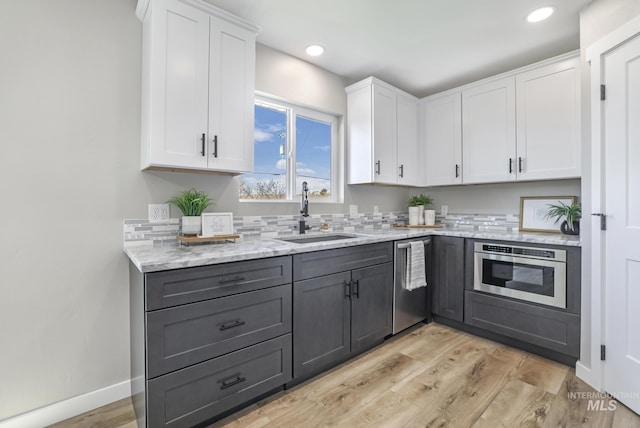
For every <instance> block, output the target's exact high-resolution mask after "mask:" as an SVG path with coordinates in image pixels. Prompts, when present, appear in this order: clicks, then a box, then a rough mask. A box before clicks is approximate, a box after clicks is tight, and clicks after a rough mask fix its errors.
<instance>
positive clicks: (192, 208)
mask: <svg viewBox="0 0 640 428" xmlns="http://www.w3.org/2000/svg"><path fill="white" fill-rule="evenodd" d="M167 203H169V204H172V205H175V206H176V207H178V209H179V210H180V211H182V234H183V235H199V234H200V230H201V228H202V219H201V218H200V216H201V215H202V212H203V211H204V210H205V209H206V208H207V207H208V206H209V205H211V199H209V196H207V194H206V193H205V192H200V191H197V190H195V189H189V190H185V191H184V192H181V193H180V194H178V195H176V196H174V197H173V198H171V199H169V200H168V201H167Z"/></svg>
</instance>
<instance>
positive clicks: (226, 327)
mask: <svg viewBox="0 0 640 428" xmlns="http://www.w3.org/2000/svg"><path fill="white" fill-rule="evenodd" d="M245 324H246V323H245V322H244V321H240V320H237V321H234V322H230V323H229V324H222V325H221V326H220V331H225V330H229V329H230V328H234V327H240V326H241V325H245Z"/></svg>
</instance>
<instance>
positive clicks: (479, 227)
mask: <svg viewBox="0 0 640 428" xmlns="http://www.w3.org/2000/svg"><path fill="white" fill-rule="evenodd" d="M298 220H299V216H298V215H270V216H244V217H234V218H233V228H234V231H235V233H237V234H238V235H240V236H241V237H242V238H276V237H280V236H287V235H293V234H297V233H298V231H297V228H298ZM408 222H409V215H408V213H406V212H390V213H376V214H356V215H351V214H314V215H310V216H309V217H308V218H307V224H308V225H309V226H311V231H314V230H316V231H317V230H319V229H320V226H321V225H322V224H324V223H326V224H327V225H328V227H329V230H330V231H333V232H366V231H367V230H376V229H389V228H391V227H392V226H393V224H396V223H400V224H406V223H408ZM436 223H443V224H444V225H445V227H446V228H448V229H457V230H476V231H500V232H514V231H517V230H518V225H519V218H518V215H514V214H455V213H454V214H452V213H450V214H448V215H447V216H446V217H443V216H440V215H436ZM180 233H181V226H180V219H179V218H173V219H171V220H170V221H169V222H168V223H150V222H149V220H147V219H139V220H135V219H134V220H124V246H125V247H129V246H134V245H167V244H176V243H177V242H178V240H177V236H178V235H180Z"/></svg>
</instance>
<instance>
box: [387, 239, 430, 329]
mask: <svg viewBox="0 0 640 428" xmlns="http://www.w3.org/2000/svg"><path fill="white" fill-rule="evenodd" d="M415 241H422V242H423V243H424V256H425V275H426V277H427V286H426V287H421V288H417V289H415V290H411V291H409V290H406V289H405V288H404V286H403V284H404V278H405V269H406V263H407V248H408V247H409V244H410V243H411V242H415ZM431 252H432V246H431V237H426V238H425V237H420V238H415V239H405V240H402V241H396V242H395V245H394V264H393V270H394V284H393V334H396V333H399V332H401V331H402V330H404V329H406V328H408V327H411V326H412V325H414V324H417V323H419V322H420V321H423V320H424V319H426V318H429V317H430V316H431V311H430V301H431V297H430V296H431V284H430V281H431V279H432V278H431V277H432V275H431Z"/></svg>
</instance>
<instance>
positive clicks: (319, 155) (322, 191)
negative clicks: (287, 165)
mask: <svg viewBox="0 0 640 428" xmlns="http://www.w3.org/2000/svg"><path fill="white" fill-rule="evenodd" d="M331 135H332V131H331V123H328V122H322V121H319V120H316V119H310V118H308V117H304V116H296V188H295V194H296V195H300V193H301V192H302V182H303V181H306V182H307V183H308V185H309V196H314V197H330V196H331V192H332V188H331V186H332V183H331Z"/></svg>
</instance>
